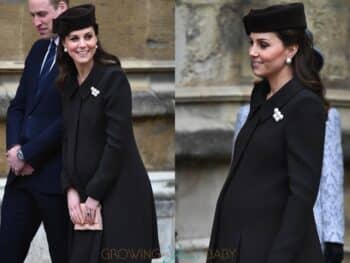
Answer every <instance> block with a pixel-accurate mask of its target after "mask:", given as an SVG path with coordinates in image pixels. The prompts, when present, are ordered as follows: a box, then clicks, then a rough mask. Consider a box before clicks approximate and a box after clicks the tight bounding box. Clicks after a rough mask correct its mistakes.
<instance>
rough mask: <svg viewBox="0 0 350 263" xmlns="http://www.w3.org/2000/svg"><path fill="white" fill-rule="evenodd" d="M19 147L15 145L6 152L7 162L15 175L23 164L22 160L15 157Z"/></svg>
mask: <svg viewBox="0 0 350 263" xmlns="http://www.w3.org/2000/svg"><path fill="white" fill-rule="evenodd" d="M20 148H21V146H20V145H15V146H13V147H12V148H11V149H10V150H8V151H7V153H6V158H7V164H8V165H9V166H10V168H11V170H12V171H13V172H14V173H15V174H16V175H19V174H20V172H21V170H22V169H23V168H24V165H25V162H24V161H22V160H19V159H18V158H17V152H18V150H19V149H20Z"/></svg>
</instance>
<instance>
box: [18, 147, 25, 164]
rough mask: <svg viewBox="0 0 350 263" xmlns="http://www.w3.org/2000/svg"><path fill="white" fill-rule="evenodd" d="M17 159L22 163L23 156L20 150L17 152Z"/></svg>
mask: <svg viewBox="0 0 350 263" xmlns="http://www.w3.org/2000/svg"><path fill="white" fill-rule="evenodd" d="M17 158H18V160H21V161H24V155H23V152H22V150H21V149H19V150H18V151H17Z"/></svg>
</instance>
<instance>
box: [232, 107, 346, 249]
mask: <svg viewBox="0 0 350 263" xmlns="http://www.w3.org/2000/svg"><path fill="white" fill-rule="evenodd" d="M248 114H249V105H244V106H242V107H241V108H240V109H239V111H238V114H237V119H236V123H235V127H234V139H233V146H234V144H235V141H236V138H237V135H238V133H239V131H240V129H241V128H242V126H243V124H244V123H245V121H246V119H247V117H248ZM324 144H325V145H324V153H323V166H322V175H321V182H320V188H319V192H318V195H317V199H316V203H315V206H314V217H315V221H316V226H317V232H318V235H319V238H320V241H321V245H322V247H324V242H336V243H341V244H344V190H343V181H344V165H343V150H342V146H341V123H340V115H339V112H338V111H337V110H336V109H335V108H330V109H329V111H328V120H327V122H326V133H325V141H324ZM232 153H233V150H232Z"/></svg>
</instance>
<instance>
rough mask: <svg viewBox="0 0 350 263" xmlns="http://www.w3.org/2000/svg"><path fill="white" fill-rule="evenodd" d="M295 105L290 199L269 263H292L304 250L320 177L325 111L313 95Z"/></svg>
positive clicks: (290, 119) (289, 140)
mask: <svg viewBox="0 0 350 263" xmlns="http://www.w3.org/2000/svg"><path fill="white" fill-rule="evenodd" d="M292 103H294V105H290V107H291V110H290V111H289V114H288V116H287V114H285V121H287V123H286V130H285V133H286V150H287V153H286V158H287V167H288V168H287V169H288V180H289V197H288V199H287V202H286V206H285V210H284V213H283V215H282V221H281V225H280V229H279V231H278V233H277V234H276V237H275V240H274V242H273V244H272V248H271V250H270V253H269V257H268V261H267V262H268V263H293V262H294V260H295V258H296V257H297V255H298V253H299V252H300V251H301V250H302V248H303V241H304V239H305V235H306V232H307V230H309V229H310V225H311V224H312V220H313V206H314V203H315V200H316V197H317V192H318V188H319V183H320V178H321V167H322V159H323V146H324V134H325V119H326V114H325V110H324V108H323V106H322V104H321V102H320V101H319V100H318V99H317V98H315V97H313V96H303V97H302V98H298V100H297V101H295V102H292Z"/></svg>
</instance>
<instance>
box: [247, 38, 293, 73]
mask: <svg viewBox="0 0 350 263" xmlns="http://www.w3.org/2000/svg"><path fill="white" fill-rule="evenodd" d="M249 40H250V47H249V56H250V62H251V67H252V70H253V73H254V74H255V75H256V76H258V77H262V78H269V77H272V76H275V75H277V74H278V73H279V72H281V71H282V70H283V69H284V68H285V67H288V65H287V64H286V59H287V58H288V57H290V58H292V57H293V56H294V55H295V53H296V47H285V46H284V45H283V42H282V41H281V40H280V39H279V38H278V37H277V35H276V34H275V33H273V32H271V33H250V35H249Z"/></svg>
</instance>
